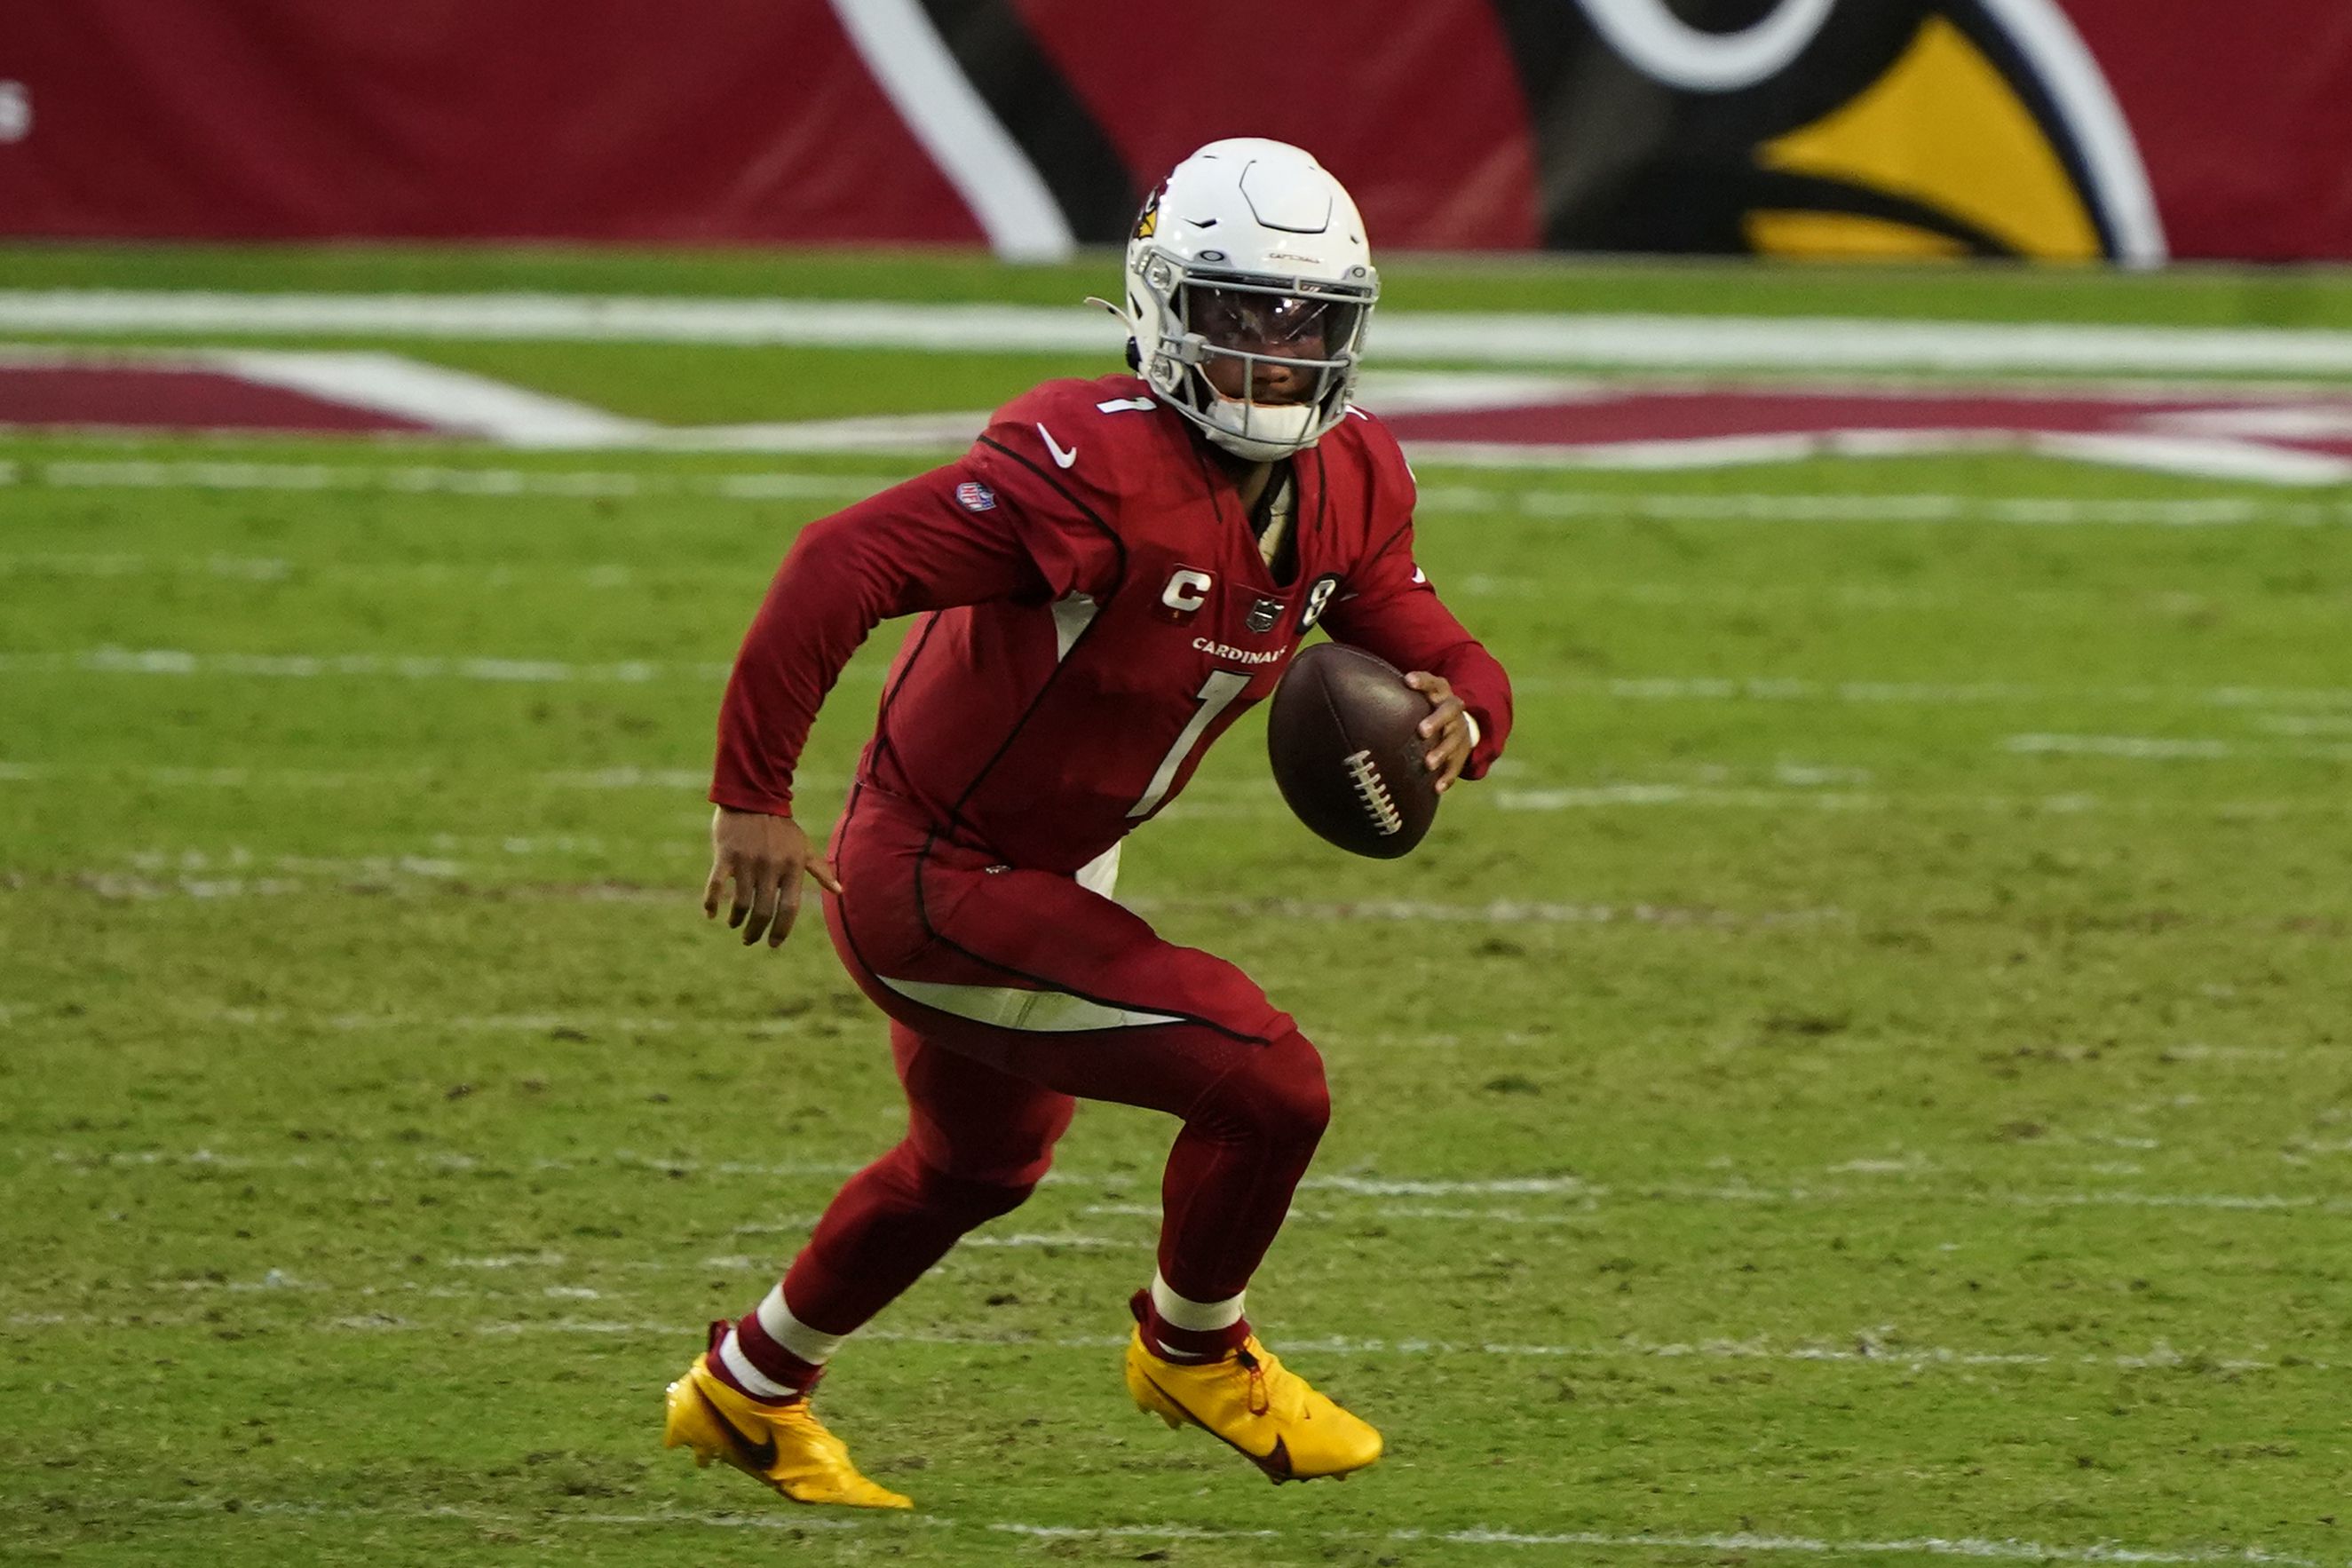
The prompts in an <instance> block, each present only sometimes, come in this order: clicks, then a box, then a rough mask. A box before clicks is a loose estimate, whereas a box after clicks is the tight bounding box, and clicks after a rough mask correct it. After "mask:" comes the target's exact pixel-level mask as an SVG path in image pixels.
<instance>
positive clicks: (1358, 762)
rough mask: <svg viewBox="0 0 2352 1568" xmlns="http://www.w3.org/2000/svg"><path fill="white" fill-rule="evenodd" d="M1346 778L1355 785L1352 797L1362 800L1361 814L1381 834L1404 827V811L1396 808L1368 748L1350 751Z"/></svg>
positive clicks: (1399, 831) (1393, 797) (1397, 831)
mask: <svg viewBox="0 0 2352 1568" xmlns="http://www.w3.org/2000/svg"><path fill="white" fill-rule="evenodd" d="M1347 767H1348V779H1349V783H1350V784H1354V785H1355V789H1356V798H1357V799H1359V800H1360V801H1362V802H1363V803H1364V812H1365V815H1367V816H1370V818H1371V819H1372V826H1374V827H1377V828H1379V829H1380V831H1381V837H1383V838H1385V837H1388V836H1389V835H1391V834H1392V833H1402V832H1403V831H1404V813H1403V812H1402V811H1399V810H1398V809H1397V804H1396V797H1395V796H1394V795H1391V794H1390V793H1389V782H1388V780H1386V779H1384V778H1382V777H1381V770H1380V765H1379V764H1378V763H1374V762H1373V761H1372V753H1371V752H1369V751H1364V752H1350V753H1349V756H1348V759H1347Z"/></svg>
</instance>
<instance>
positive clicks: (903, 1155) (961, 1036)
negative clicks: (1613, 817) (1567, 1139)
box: [784, 786, 1330, 1334]
mask: <svg viewBox="0 0 2352 1568" xmlns="http://www.w3.org/2000/svg"><path fill="white" fill-rule="evenodd" d="M833 849H834V858H835V868H836V869H837V870H838V871H839V873H840V876H841V879H842V882H843V885H844V887H845V889H846V891H845V894H844V895H843V897H841V898H840V899H835V898H832V897H827V898H826V899H825V901H824V904H825V919H826V924H827V926H828V928H829V929H830V930H831V931H832V933H833V938H834V944H835V948H836V949H837V950H838V951H839V952H840V953H841V957H842V961H843V963H845V964H846V965H847V966H848V969H849V972H850V973H851V975H852V976H853V977H854V978H855V979H856V981H857V983H858V984H859V986H860V987H861V988H863V989H864V991H865V992H866V994H867V995H868V996H869V997H871V998H872V999H873V1000H874V1002H875V1005H877V1006H879V1007H880V1008H882V1010H883V1011H884V1012H886V1013H887V1014H888V1015H889V1016H890V1018H891V1029H890V1045H891V1052H892V1055H893V1057H894V1058H896V1060H897V1063H898V1078H899V1082H900V1083H901V1084H902V1085H903V1086H904V1087H905V1089H906V1094H907V1104H908V1131H907V1136H906V1138H905V1140H904V1141H903V1142H900V1143H899V1144H898V1146H897V1147H896V1148H894V1149H892V1150H891V1151H890V1152H888V1153H887V1154H885V1155H884V1156H883V1157H882V1158H881V1159H879V1160H877V1161H876V1162H875V1163H873V1164H872V1165H869V1166H867V1167H866V1169H865V1170H864V1171H862V1172H860V1173H858V1174H857V1175H856V1176H854V1177H852V1178H851V1179H850V1181H849V1183H848V1184H847V1185H846V1186H845V1187H843V1188H842V1190H841V1193H840V1194H839V1195H838V1196H836V1197H835V1199H834V1201H833V1204H832V1205H831V1206H830V1207H828V1208H827V1210H826V1211H825V1214H824V1217H823V1219H821V1220H820V1221H819V1222H818V1225H817V1228H816V1231H815V1234H814V1236H812V1237H810V1239H809V1245H808V1247H806V1249H805V1250H803V1252H802V1254H801V1255H800V1257H799V1258H797V1259H795V1260H794V1262H793V1266H792V1270H791V1272H790V1273H788V1274H787V1275H786V1276H785V1278H784V1297H785V1300H786V1301H787V1302H788V1303H789V1304H790V1305H791V1308H792V1310H793V1316H794V1317H796V1318H798V1319H800V1320H801V1321H803V1322H805V1323H807V1324H808V1325H809V1326H810V1327H812V1328H814V1329H816V1330H819V1331H823V1332H826V1333H836V1334H838V1333H847V1332H849V1331H852V1330H854V1329H856V1328H857V1327H858V1326H859V1325H861V1324H862V1323H864V1322H865V1321H866V1320H867V1319H869V1318H871V1317H873V1315H874V1314H875V1313H877V1312H878V1311H879V1310H881V1309H882V1308H883V1307H884V1306H886V1305H887V1304H888V1303H889V1302H890V1301H891V1300H893V1299H895V1298H896V1297H897V1296H898V1294H899V1293H900V1292H901V1291H903V1290H904V1289H906V1288H907V1287H908V1286H909V1285H911V1284H913V1283H914V1282H915V1280H916V1279H918V1278H919V1277H920V1276H921V1275H922V1273H923V1271H924V1270H925V1269H927V1268H929V1267H930V1266H931V1265H932V1264H933V1263H936V1262H937V1261H939V1259H940V1258H941V1257H943V1256H944V1255H945V1254H946V1253H947V1251H948V1249H949V1248H950V1247H953V1246H954V1245H955V1243H956V1241H957V1239H958V1238H959V1237H961V1236H962V1235H963V1234H964V1233H965V1232H966V1231H969V1230H971V1228H972V1227H973V1226H978V1225H980V1224H982V1223H983V1222H984V1221H986V1220H989V1219H992V1218H994V1217H995V1216H997V1215H1002V1214H1004V1213H1006V1212H1008V1211H1009V1210H1011V1209H1013V1208H1014V1207H1015V1206H1017V1205H1019V1204H1020V1203H1021V1202H1022V1200H1023V1199H1024V1198H1026V1197H1027V1196H1028V1195H1029V1193H1030V1191H1031V1189H1032V1188H1034V1186H1035V1184H1036V1183H1037V1181H1038V1179H1039V1178H1040V1177H1042V1176H1043V1175H1044V1174H1045V1170H1046V1168H1047V1166H1048V1165H1049V1164H1051V1163H1052V1161H1053V1151H1054V1144H1055V1141H1056V1140H1057V1139H1058V1138H1059V1137H1060V1136H1061V1134H1062V1131H1063V1130H1064V1129H1065V1128H1066V1127H1067V1126H1068V1125H1069V1121H1070V1116H1071V1112H1072V1111H1073V1110H1075V1104H1074V1101H1075V1100H1079V1099H1085V1100H1114V1101H1117V1102H1118V1103H1121V1104H1126V1105H1139V1106H1144V1107H1148V1108H1150V1109H1151V1110H1164V1111H1166V1112H1168V1113H1169V1114H1171V1115H1172V1116H1175V1117H1177V1118H1178V1119H1179V1120H1180V1121H1182V1123H1183V1127H1182V1130H1181V1131H1180V1132H1179V1133H1178V1134H1177V1138H1176V1142H1175V1146H1174V1148H1173V1149H1172V1150H1171V1151H1170V1153H1169V1157H1168V1165H1167V1170H1166V1172H1165V1173H1164V1175H1163V1176H1162V1179H1161V1183H1160V1206H1161V1211H1162V1225H1161V1230H1160V1274H1161V1277H1162V1278H1164V1279H1166V1280H1167V1281H1168V1284H1169V1288H1170V1289H1173V1290H1174V1291H1175V1292H1176V1293H1177V1294H1178V1295H1180V1296H1182V1297H1184V1298H1186V1299H1187V1300H1194V1301H1204V1302H1205V1301H1221V1300H1226V1299H1228V1298H1231V1297H1234V1296H1237V1295H1239V1294H1240V1293H1241V1292H1242V1289H1244V1286H1246V1285H1247V1284H1248V1282H1249V1278H1250V1276H1251V1274H1252V1273H1253V1272H1255V1269H1256V1268H1257V1266H1258V1263H1259V1261H1260V1260H1261V1259H1263V1258H1265V1252H1266V1248H1267V1247H1270V1246H1271V1245H1272V1244H1273V1241H1274V1237H1275V1233H1276V1231H1278V1230H1279V1229H1280V1228H1281V1226H1282V1221H1283V1218H1284V1216H1285V1215H1286V1214H1287V1213H1288V1212H1289V1209H1290V1197H1291V1194H1292V1192H1293V1190H1294V1189H1295V1188H1296V1187H1297V1184H1298V1179H1299V1177H1300V1176H1301V1175H1303V1174H1304V1173H1306V1170H1307V1163H1308V1162H1309V1161H1310V1160H1311V1159H1313V1157H1314V1153H1315V1146H1316V1143H1317V1142H1318V1140H1319V1139H1320V1138H1321V1137H1322V1133H1323V1128H1324V1124H1325V1123H1326V1121H1328V1119H1329V1116H1330V1098H1329V1095H1328V1092H1327V1090H1326V1089H1325V1087H1324V1081H1323V1063H1322V1058H1320V1057H1319V1056H1318V1055H1317V1054H1316V1050H1315V1047H1313V1046H1311V1045H1309V1044H1308V1043H1307V1039H1306V1037H1304V1036H1302V1035H1301V1034H1299V1033H1298V1031H1297V1027H1296V1026H1294V1025H1293V1024H1292V1023H1291V1020H1290V1018H1289V1016H1287V1015H1286V1014H1284V1013H1282V1012H1280V1011H1278V1010H1277V1009H1276V1008H1275V1007H1274V1006H1273V1005H1272V1004H1270V1003H1269V1002H1267V1000H1266V999H1265V993H1264V992H1262V991H1260V990H1259V989H1258V987H1257V986H1256V985H1255V984H1253V983H1252V982H1251V981H1250V979H1249V977H1248V976H1247V975H1244V973H1242V972H1241V971H1240V970H1238V969H1236V968H1234V966H1233V965H1232V964H1230V963H1226V962H1225V961H1224V960H1223V959H1220V958H1216V957H1214V956H1213V955H1211V954H1209V953H1205V952H1200V951H1198V950H1197V949H1192V948H1182V947H1178V946H1176V945H1174V944H1173V943H1171V942H1165V941H1163V940H1162V939H1161V938H1160V936H1159V935H1158V934H1157V933H1156V932H1154V931H1152V930H1151V928H1150V926H1149V925H1148V924H1146V923H1145V922H1144V921H1142V920H1141V919H1140V918H1139V917H1138V916H1136V915H1135V914H1134V913H1132V912H1131V911H1129V910H1126V909H1123V908H1121V907H1120V906H1119V905H1118V904H1116V903H1113V902H1112V901H1111V900H1108V899H1107V898H1104V897H1102V896H1100V895H1099V894H1097V893H1093V892H1090V891H1088V890H1087V889H1084V888H1082V887H1080V886H1079V885H1078V884H1077V883H1076V881H1074V880H1073V879H1070V878H1068V877H1065V876H1061V875H1059V874H1056V873H1053V872H1045V871H1029V870H1021V869H1015V868H1009V867H1003V866H997V865H992V863H991V862H990V861H989V859H988V858H987V857H986V856H985V855H984V854H982V853H979V852H977V851H973V850H971V849H968V848H965V847H961V846H958V845H954V844H951V843H950V842H949V841H947V840H946V839H944V838H942V837H940V836H939V835H938V834H937V833H936V832H935V831H934V830H933V829H932V828H931V827H930V826H929V824H928V823H926V822H925V821H923V820H922V818H921V817H920V816H917V815H916V814H915V813H914V812H913V811H911V810H910V809H909V808H908V807H907V806H906V805H904V804H903V803H901V802H898V801H897V800H895V799H894V798H893V797H890V796H887V795H882V794H880V793H879V792H877V791H875V790H873V789H872V788H871V787H870V786H869V787H865V788H861V789H860V790H859V791H858V793H857V794H856V795H853V796H852V798H851V801H850V805H849V809H848V810H847V811H846V812H845V814H844V816H843V819H842V822H841V825H840V826H839V827H838V828H837V829H836V831H835V837H834V845H833ZM917 994H919V995H920V996H921V997H922V998H923V1000H917V999H916V995H917Z"/></svg>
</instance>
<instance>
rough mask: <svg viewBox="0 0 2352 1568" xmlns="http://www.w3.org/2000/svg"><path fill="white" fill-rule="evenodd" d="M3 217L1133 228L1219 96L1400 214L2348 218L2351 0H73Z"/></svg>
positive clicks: (2166, 240) (1407, 237) (1886, 219)
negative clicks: (397, 0)
mask: <svg viewBox="0 0 2352 1568" xmlns="http://www.w3.org/2000/svg"><path fill="white" fill-rule="evenodd" d="M0 45H5V47H0V233H6V234H13V235H18V236H41V237H153V238H167V237H168V238H271V239H293V238H326V237H384V238H482V239H509V238H537V239H565V240H589V241H638V242H647V241H650V242H699V243H755V244H769V243H824V244H838V243H910V242H911V243H925V244H948V245H957V244H964V245H979V244H983V243H984V244H987V245H990V246H992V247H993V248H994V249H995V250H996V251H997V252H998V253H999V254H1000V255H1003V256H1006V257H1010V258H1024V259H1036V258H1053V257H1056V256H1060V255H1063V254H1066V252H1068V251H1069V250H1070V249H1071V247H1073V246H1074V245H1080V244H1087V243H1112V242H1117V241H1119V240H1122V239H1124V237H1126V234H1127V232H1128V227H1129V224H1130V222H1131V220H1132V216H1133V214H1134V212H1135V210H1136V208H1137V206H1138V205H1139V202H1140V199H1141V197H1142V195H1144V193H1145V190H1146V188H1147V186H1148V184H1149V183H1150V181H1152V180H1154V179H1156V178H1157V177H1158V176H1159V174H1160V173H1162V172H1164V171H1165V170H1166V169H1167V168H1168V167H1169V166H1170V165H1171V164H1172V163H1174V162H1175V161H1176V160H1177V159H1178V158H1179V157H1181V155H1182V154H1183V153H1186V152H1188V151H1190V150H1191V149H1192V147H1193V146H1195V145H1197V144H1198V143H1200V142H1203V141H1206V140H1209V139H1211V138H1213V137H1216V136H1223V135H1234V134H1257V135H1269V136H1276V137H1280V138H1283V139H1286V140H1289V141H1294V142H1300V143H1302V144H1304V145H1307V146H1308V147H1310V148H1312V149H1314V150H1315V151H1316V153H1318V156H1320V157H1321V158H1322V159H1323V161H1324V162H1325V163H1328V165H1329V166H1330V167H1331V168H1332V169H1333V170H1334V171H1335V172H1336V173H1338V174H1339V175H1340V176H1341V177H1342V178H1343V179H1345V180H1346V181H1347V182H1348V183H1349V185H1350V187H1351V188H1352V189H1353V190H1354V192H1355V193H1356V195H1357V196H1358V198H1359V200H1360V204H1361V205H1362V207H1363V209H1364V212H1365V216H1366V220H1367V222H1368V223H1369V225H1370V228H1371V232H1372V234H1373V235H1374V237H1376V239H1377V240H1378V242H1379V243H1380V244H1381V246H1382V247H1384V248H1386V249H1391V250H1393V249H1467V250H1524V249H1533V248H1553V249H1562V250H1602V251H1654V252H1712V253H1736V252H1754V253H1759V254H1768V255H1811V256H1819V255H1839V256H1871V257H1892V258H1929V257H1966V256H1997V257H2032V258H2053V259H2070V260H2090V259H2097V258H2105V259H2109V260H2115V261H2120V262H2124V263H2126V264H2151V263H2155V262H2158V261H2161V260H2164V259H2166V258H2168V257H2180V258H2243V259H2287V258H2352V158H2347V156H2346V150H2347V148H2352V6H2347V5H2345V4H2344V3H2343V0H2241V3H2240V4H2237V5H2231V6H2228V7H2221V6H2218V5H2214V4H2213V3H2212V0H1344V3H1343V0H1319V3H1318V0H1310V3H1308V4H1304V5H1289V6H1283V7H1278V8H1268V7H1266V6H1265V5H1262V4H1255V3H1244V0H1194V3H1193V4H1192V5H1187V6H1185V7H1182V8H1181V10H1180V11H1177V12H1172V13H1145V12H1142V11H1139V10H1134V9H1131V8H1129V7H1125V6H1106V5H1103V4H1101V3H1100V0H830V4H828V3H827V0H698V3H696V4H694V5H656V4H655V3H653V0H598V3H595V4H589V5H582V4H578V3H577V0H412V3H408V4H403V5H351V4H348V3H346V0H74V3H72V4H69V5H58V4H52V5H25V6H21V7H19V8H17V9H16V12H15V14H14V15H13V16H12V17H11V26H10V27H9V28H8V29H7V32H6V36H5V37H0Z"/></svg>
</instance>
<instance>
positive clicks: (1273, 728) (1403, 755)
mask: <svg viewBox="0 0 2352 1568" xmlns="http://www.w3.org/2000/svg"><path fill="white" fill-rule="evenodd" d="M1429 712H1430V709H1429V699H1427V698H1426V697H1423V695H1422V694H1421V693H1420V692H1418V691H1415V690H1414V689H1412V687H1410V686H1407V685H1406V684H1405V683H1404V677H1403V676H1402V675H1401V674H1399V673H1398V672H1397V670H1396V668H1394V667H1393V666H1391V664H1390V663H1389V662H1388V661H1387V660H1385V659H1382V658H1375V657H1373V656H1372V655H1370V654H1369V653H1366V652H1365V651H1364V650H1363V649H1361V648H1360V647H1348V646H1346V645H1345V644H1343V643H1335V642H1324V643H1318V644H1316V645H1315V646H1314V647H1310V648H1305V649H1302V650H1301V651H1300V652H1299V654H1298V657H1297V658H1294V659H1292V660H1291V661H1290V668H1288V669H1287V670H1285V671H1284V672H1283V677H1282V684H1280V685H1279V686H1277V687H1276V688H1275V689H1274V701H1273V703H1272V705H1271V706H1270V707H1269V708H1268V709H1267V710H1266V720H1265V749H1266V755H1267V757H1268V759H1269V760H1270V761H1271V762H1272V763H1273V764H1274V782H1275V784H1276V785H1278V786H1279V787H1280V788H1281V790H1282V798H1283V799H1284V800H1286V801H1287V802H1289V804H1290V809H1291V810H1292V811H1294V812H1296V813H1297V815H1298V820H1299V821H1301V822H1303V823H1305V824H1307V826H1309V827H1311V828H1313V829H1314V830H1315V831H1316V832H1317V833H1318V834H1319V835H1321V836H1322V837H1325V838H1327V839H1328V840H1329V841H1330V842H1332V843H1334V844H1336V845H1338V846H1339V847H1340V848H1342V849H1345V850H1348V851H1349V852H1350V853H1352V854H1357V855H1369V856H1371V857H1373V858H1375V859H1381V860H1393V859H1394V858H1397V857H1398V856H1400V855H1402V854H1405V853H1407V852H1408V851H1410V850H1411V849H1412V847H1413V846H1414V845H1416V844H1418V843H1420V842H1421V840H1422V836H1423V835H1424V834H1426V833H1427V832H1428V831H1429V825H1430V823H1432V822H1433V821H1434V820H1435V819H1436V816H1437V775H1436V774H1435V773H1431V772H1430V771H1429V769H1428V767H1427V766H1426V765H1425V764H1424V763H1423V761H1422V759H1423V756H1425V755H1426V754H1427V752H1428V751H1429V742H1427V741H1425V740H1423V738H1422V736H1421V733H1420V726H1421V721H1423V719H1426V718H1428V717H1429Z"/></svg>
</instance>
